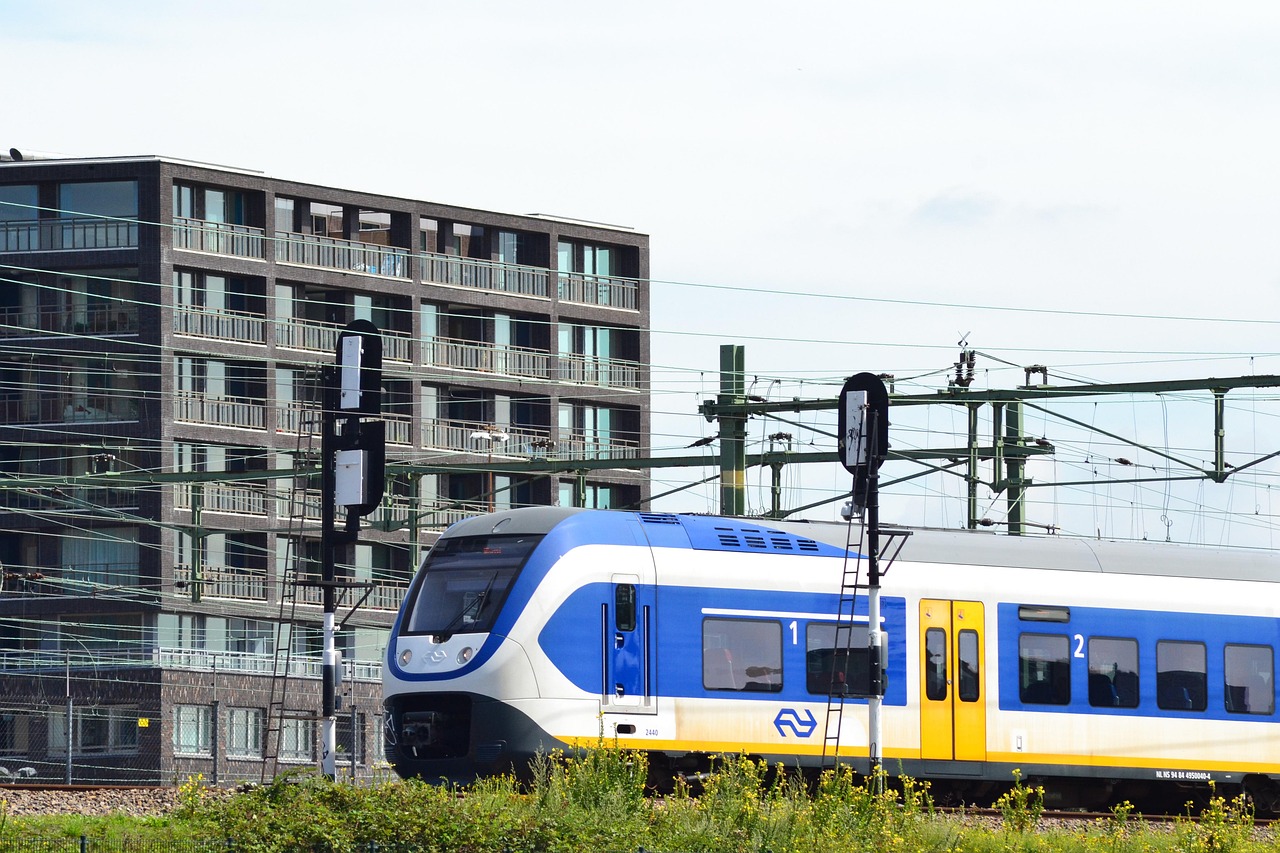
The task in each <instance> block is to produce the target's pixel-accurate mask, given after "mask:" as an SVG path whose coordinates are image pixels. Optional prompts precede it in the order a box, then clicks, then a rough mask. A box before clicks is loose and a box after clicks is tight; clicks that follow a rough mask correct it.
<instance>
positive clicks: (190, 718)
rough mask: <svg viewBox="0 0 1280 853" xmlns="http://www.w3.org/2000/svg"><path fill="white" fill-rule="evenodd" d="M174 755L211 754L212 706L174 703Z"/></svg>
mask: <svg viewBox="0 0 1280 853" xmlns="http://www.w3.org/2000/svg"><path fill="white" fill-rule="evenodd" d="M173 752H174V754H175V755H212V754H213V708H212V707H210V706H209V705H175V706H174V708H173Z"/></svg>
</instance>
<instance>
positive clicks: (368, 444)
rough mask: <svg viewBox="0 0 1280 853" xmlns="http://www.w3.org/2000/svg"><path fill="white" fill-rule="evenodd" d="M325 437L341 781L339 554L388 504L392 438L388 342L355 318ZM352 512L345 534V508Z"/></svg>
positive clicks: (324, 692)
mask: <svg viewBox="0 0 1280 853" xmlns="http://www.w3.org/2000/svg"><path fill="white" fill-rule="evenodd" d="M321 384H322V386H323V391H322V394H323V397H324V399H323V412H322V416H321V433H320V455H321V466H320V502H321V507H320V585H321V587H322V590H323V595H324V599H323V601H324V653H323V654H324V657H323V666H322V671H323V676H322V677H323V684H322V686H321V709H320V716H321V738H320V740H321V748H320V772H321V773H323V774H324V775H326V776H328V777H329V778H330V779H336V778H337V757H336V756H337V737H336V733H337V712H338V680H339V678H340V673H341V664H342V659H341V655H340V654H339V653H338V651H337V647H336V643H335V641H334V639H335V638H334V632H335V626H334V615H335V613H336V611H337V587H338V586H340V584H339V582H338V579H337V572H336V571H335V568H334V565H335V563H336V553H337V550H338V548H340V547H345V546H347V545H350V544H351V543H353V542H355V541H356V539H357V537H358V535H359V531H360V517H361V516H363V515H368V514H369V513H371V512H373V511H374V510H375V509H377V507H378V503H379V501H381V500H382V491H383V486H384V483H383V481H384V479H385V478H384V476H383V471H384V468H385V464H386V433H385V426H384V424H383V421H382V420H380V419H379V418H377V415H379V414H380V413H381V411H382V336H381V333H380V332H379V331H378V328H377V327H376V326H374V325H373V324H372V323H370V322H369V321H368V320H355V321H353V322H351V323H349V324H348V325H347V327H346V328H345V329H343V330H342V332H341V333H340V334H339V335H338V348H337V358H336V364H335V365H333V366H328V367H325V368H324V370H323V372H322V376H321ZM339 506H342V507H344V508H345V509H346V511H347V517H346V523H345V525H344V527H343V529H342V530H341V531H339V530H338V529H337V518H336V516H337V507H339Z"/></svg>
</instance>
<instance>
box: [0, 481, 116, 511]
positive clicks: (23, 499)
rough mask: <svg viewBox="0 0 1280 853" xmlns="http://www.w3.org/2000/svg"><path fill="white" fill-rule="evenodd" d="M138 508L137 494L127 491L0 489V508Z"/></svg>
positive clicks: (84, 488)
mask: <svg viewBox="0 0 1280 853" xmlns="http://www.w3.org/2000/svg"><path fill="white" fill-rule="evenodd" d="M136 506H138V495H137V494H136V492H135V490H134V489H131V488H119V489H114V488H101V489H99V488H88V487H86V486H60V487H59V488H58V489H57V490H56V494H55V493H54V490H51V489H46V488H43V487H41V488H34V487H33V488H29V489H4V490H0V508H3V509H54V510H56V509H75V510H85V509H125V508H128V507H136Z"/></svg>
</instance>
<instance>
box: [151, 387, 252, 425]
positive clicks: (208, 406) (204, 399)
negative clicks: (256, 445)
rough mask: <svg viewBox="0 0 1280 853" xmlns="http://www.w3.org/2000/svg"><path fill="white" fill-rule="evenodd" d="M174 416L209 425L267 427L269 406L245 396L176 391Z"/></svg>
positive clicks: (186, 420) (174, 417) (180, 419)
mask: <svg viewBox="0 0 1280 853" xmlns="http://www.w3.org/2000/svg"><path fill="white" fill-rule="evenodd" d="M173 419H174V420H176V421H185V422H187V423H196V424H203V425H205V426H221V427H240V428H242V429H266V426H267V407H266V406H265V405H264V404H263V403H262V401H261V400H254V399H248V398H244V397H210V396H208V395H205V394H201V393H198V392H195V391H175V392H174V394H173Z"/></svg>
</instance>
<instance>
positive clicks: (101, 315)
mask: <svg viewBox="0 0 1280 853" xmlns="http://www.w3.org/2000/svg"><path fill="white" fill-rule="evenodd" d="M137 333H138V308H137V306H136V305H120V306H115V305H103V304H97V305H88V306H85V307H84V308H80V309H72V310H70V311H68V310H66V309H63V308H56V309H55V308H40V309H35V308H30V309H28V308H2V309H0V337H5V338H29V337H47V336H50V335H90V334H92V335H129V334H137Z"/></svg>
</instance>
